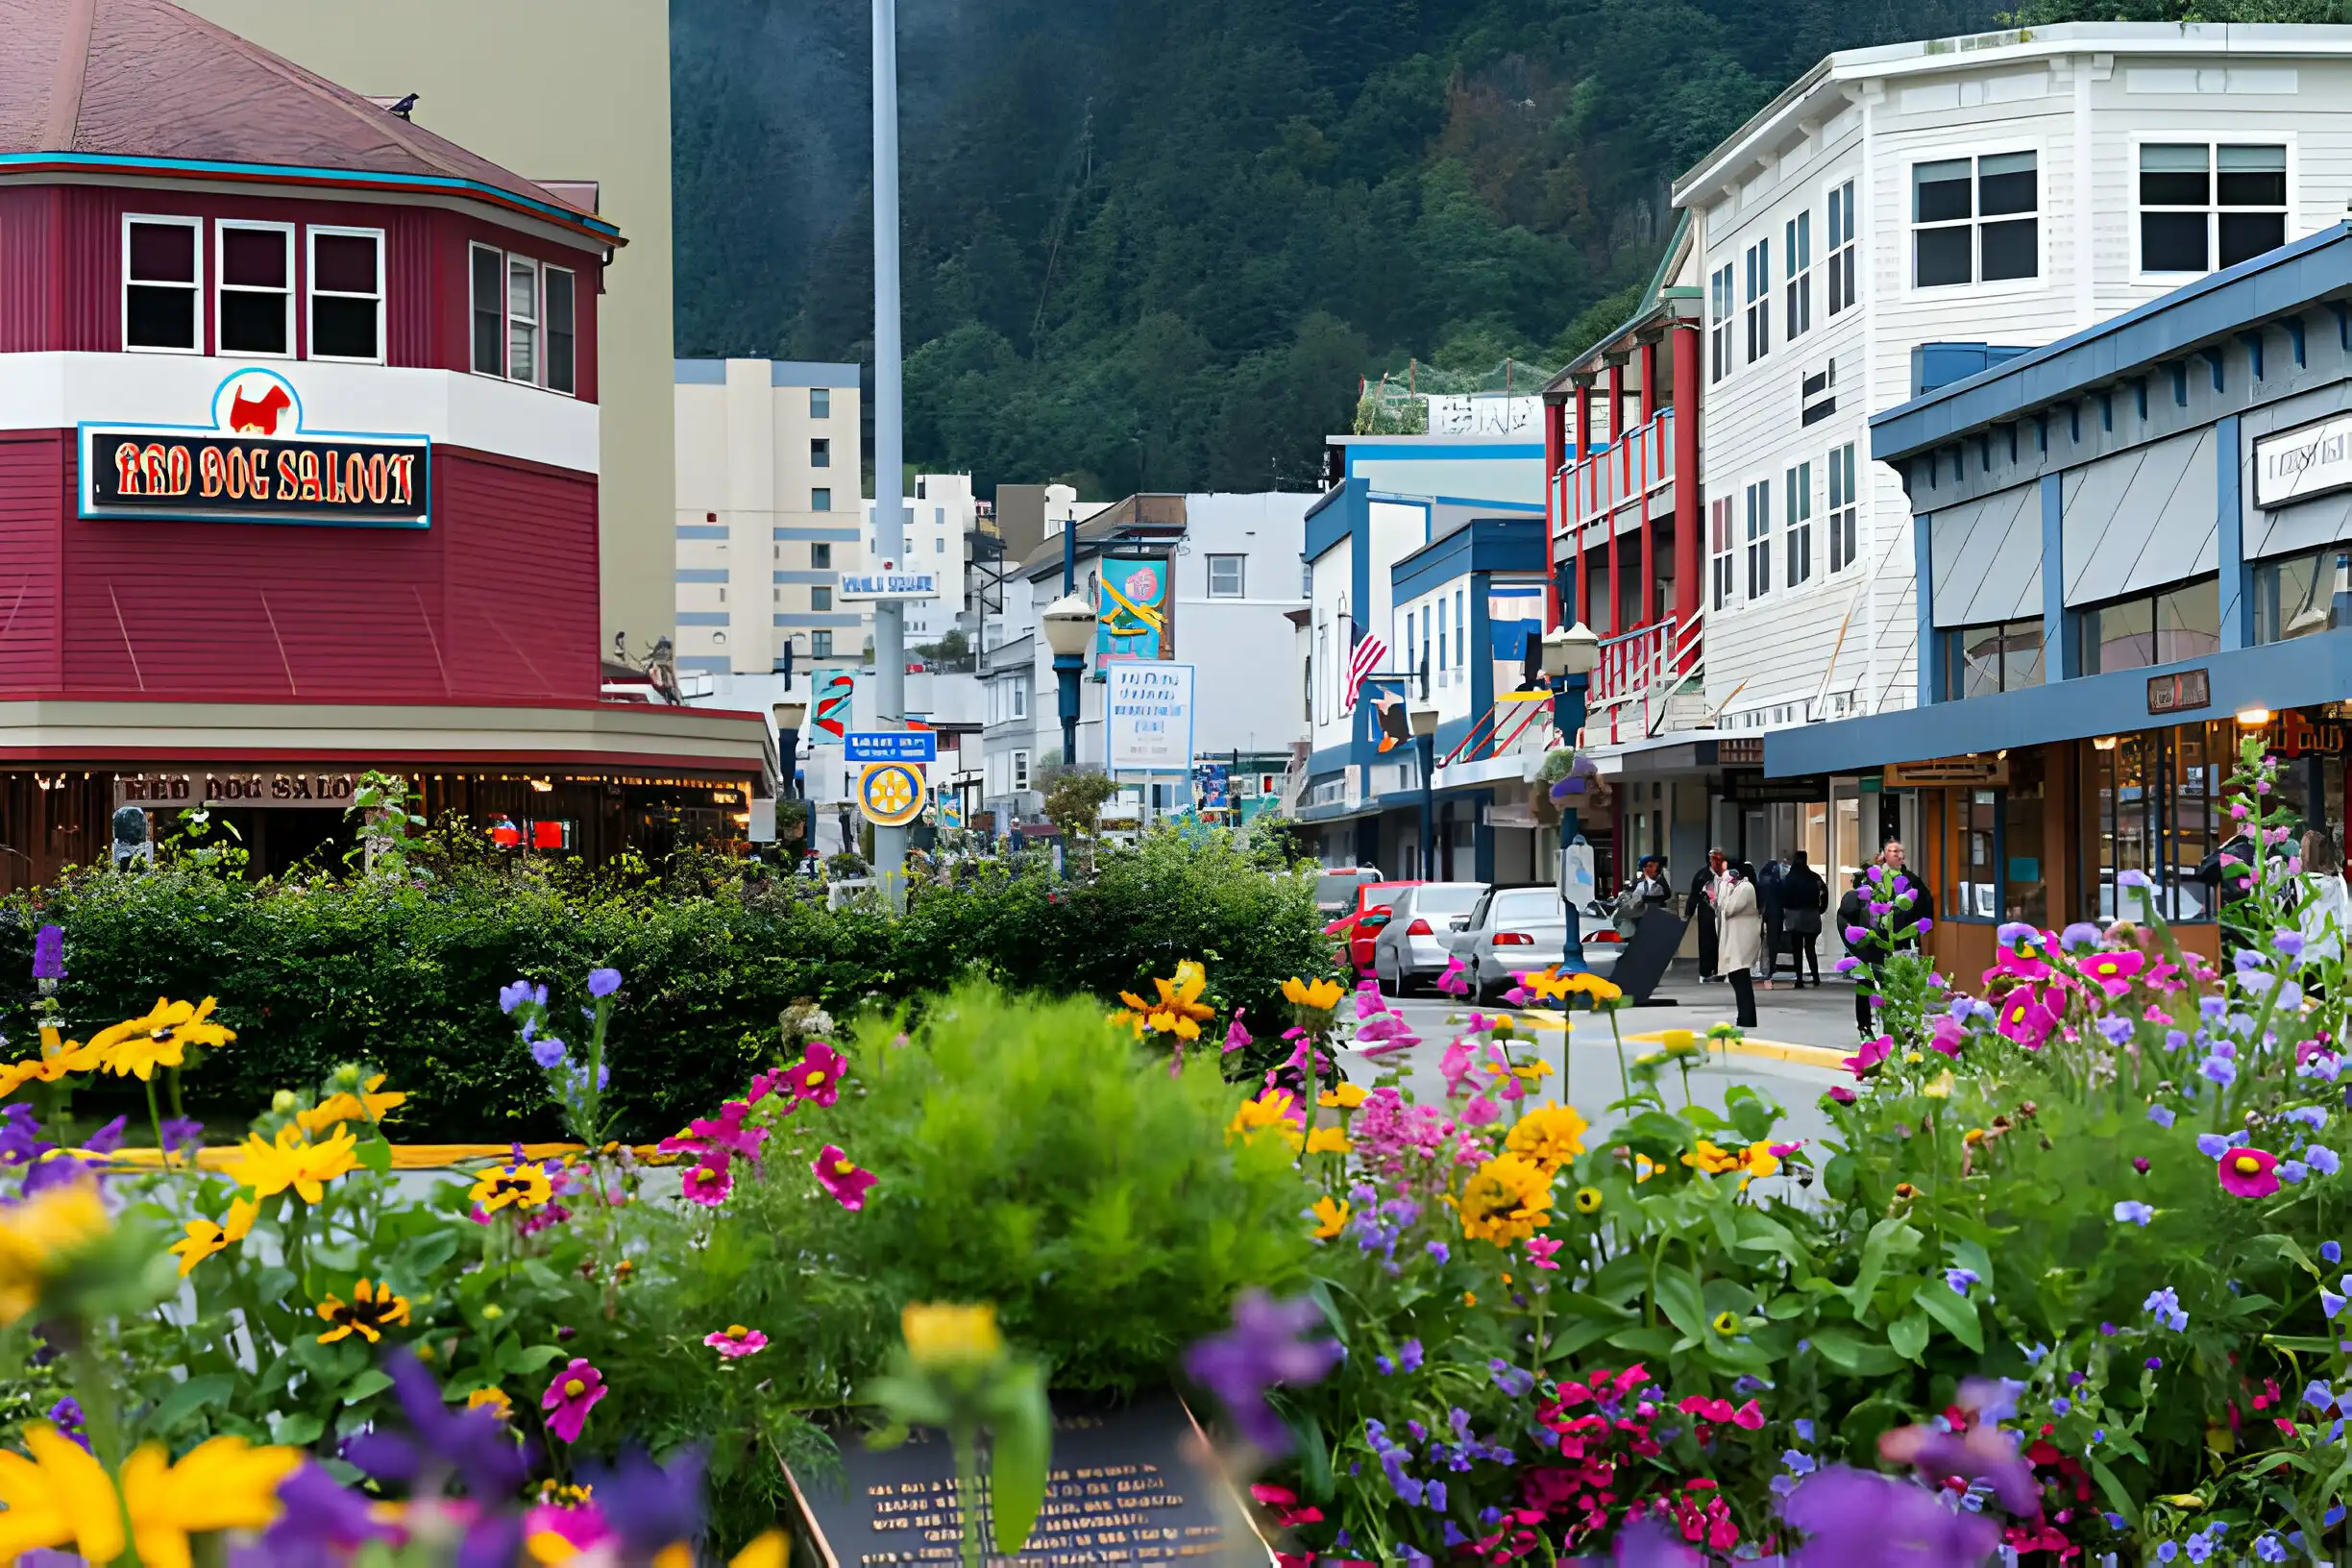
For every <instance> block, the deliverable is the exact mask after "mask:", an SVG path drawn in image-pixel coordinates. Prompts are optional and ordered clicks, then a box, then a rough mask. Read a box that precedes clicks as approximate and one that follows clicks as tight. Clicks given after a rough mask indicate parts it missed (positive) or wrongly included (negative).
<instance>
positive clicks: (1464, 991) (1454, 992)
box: [1437, 956, 1470, 996]
mask: <svg viewBox="0 0 2352 1568" xmlns="http://www.w3.org/2000/svg"><path fill="white" fill-rule="evenodd" d="M1469 973H1470V967H1469V966H1468V965H1466V964H1464V963H1463V962H1462V961H1461V959H1460V957H1459V956H1456V957H1453V958H1449V959H1447V960H1446V967H1445V971H1444V972H1443V973H1441V974H1439V975H1438V976H1437V989H1438V990H1439V991H1442V992H1445V993H1446V994H1447V995H1449V996H1467V995H1469V994H1470V981H1469V979H1468V978H1467V977H1468V975H1469Z"/></svg>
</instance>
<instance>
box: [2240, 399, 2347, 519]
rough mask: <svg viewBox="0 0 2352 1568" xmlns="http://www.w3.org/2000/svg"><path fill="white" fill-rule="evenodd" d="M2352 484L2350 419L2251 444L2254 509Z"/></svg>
mask: <svg viewBox="0 0 2352 1568" xmlns="http://www.w3.org/2000/svg"><path fill="white" fill-rule="evenodd" d="M2346 485H2352V414H2338V415H2337V416H2336V417H2335V418H2333V419H2323V420H2320V421H2318V422H2316V423H2315V424H2311V425H2298V426H2296V427H2295V428H2294V429H2291V430H2281V431H2280V432H2279V433H2278V434H2276V435H2266V436H2264V437H2262V438H2261V439H2259V440H2257V441H2256V442H2255V443H2254V504H2255V505H2257V506H2261V507H2264V508H2266V509H2267V508H2269V507H2273V506H2285V505H2288V504H2290V503H2291V502H2298V501H2308V500H2310V499H2311V498H2312V497H2313V496H2323V495H2325V494H2327V493H2328V492H2329V491H2331V490H2341V489H2343V488H2344V487H2345V486H2346Z"/></svg>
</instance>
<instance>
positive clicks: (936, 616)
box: [865, 474, 980, 649]
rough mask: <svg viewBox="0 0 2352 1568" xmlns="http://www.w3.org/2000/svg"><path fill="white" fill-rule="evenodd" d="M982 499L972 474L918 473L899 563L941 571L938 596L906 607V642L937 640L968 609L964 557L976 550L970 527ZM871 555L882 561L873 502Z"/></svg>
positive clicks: (868, 533) (868, 517)
mask: <svg viewBox="0 0 2352 1568" xmlns="http://www.w3.org/2000/svg"><path fill="white" fill-rule="evenodd" d="M979 520H980V505H979V502H977V501H975V500H973V498H972V481H971V476H970V475H969V474H918V475H916V476H915V484H914V487H913V491H912V493H911V494H910V495H909V496H908V498H907V501H906V553H905V555H904V557H903V558H902V559H901V560H900V561H899V563H898V564H899V565H900V566H901V567H902V568H904V569H905V570H908V571H912V572H930V573H934V574H936V575H937V576H938V577H939V584H940V595H939V598H937V599H929V600H913V601H911V602H909V603H908V605H907V607H906V645H907V647H908V648H909V649H916V648H920V647H922V646H924V645H926V644H930V643H936V642H938V641H939V640H940V639H941V638H943V637H944V636H946V635H947V633H948V632H950V631H952V630H954V629H955V626H956V623H957V621H958V619H959V618H961V617H962V616H963V614H964V612H965V608H966V605H965V593H966V587H965V580H964V578H965V563H966V562H967V561H968V560H969V559H970V556H971V532H972V530H973V529H974V528H975V527H978V526H979ZM865 544H866V557H867V559H869V560H872V561H879V560H880V559H881V558H882V557H881V551H880V550H879V549H878V548H877V546H876V545H875V543H874V515H873V502H870V501H869V502H866V505H865Z"/></svg>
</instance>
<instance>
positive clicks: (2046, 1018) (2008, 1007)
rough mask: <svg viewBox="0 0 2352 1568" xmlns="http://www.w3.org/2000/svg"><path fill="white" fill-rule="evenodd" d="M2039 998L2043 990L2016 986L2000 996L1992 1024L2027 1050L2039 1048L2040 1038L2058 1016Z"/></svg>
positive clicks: (2054, 1025) (2047, 1033)
mask: <svg viewBox="0 0 2352 1568" xmlns="http://www.w3.org/2000/svg"><path fill="white" fill-rule="evenodd" d="M2042 998H2043V993H2042V992H2037V991H2035V990H2034V988H2033V987H2031V986H2020V987H2018V988H2017V989H2016V990H2015V991H2013V992H2010V993H2009V994H2008V995H2006V996H2004V997H2002V998H2001V1005H2000V1012H1999V1013H1998V1014H1997V1015H1996V1017H1995V1022H1994V1025H1993V1026H1994V1027H1995V1028H1996V1029H1998V1030H1999V1031H2000V1032H2001V1033H2002V1034H2004V1035H2006V1036H2008V1037H2009V1038H2010V1039H2011V1040H2014V1041H2017V1042H2018V1043H2019V1044H2021V1045H2022V1046H2024V1047H2025V1048H2026V1049H2027V1050H2029V1051H2038V1050H2040V1049H2041V1048H2042V1041H2045V1040H2046V1039H2048V1038H2049V1032H2050V1031H2051V1030H2052V1029H2055V1028H2057V1027H2058V1015H2057V1014H2056V1013H2055V1012H2053V1011H2051V1010H2050V1008H2049V1007H2047V1006H2046V1005H2045V1004H2044V1002H2043V999H2042Z"/></svg>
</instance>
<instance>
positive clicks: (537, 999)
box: [499, 980, 547, 1013]
mask: <svg viewBox="0 0 2352 1568" xmlns="http://www.w3.org/2000/svg"><path fill="white" fill-rule="evenodd" d="M525 1002H529V1003H530V1004H531V1005H533V1006H534V1007H545V1006H547V987H545V986H534V985H532V984H531V983H530V982H529V981H528V980H517V981H515V982H513V983H512V984H510V985H503V986H501V987H499V1011H500V1012H502V1013H512V1012H513V1011H514V1010H515V1009H516V1008H518V1007H521V1006H522V1005H523V1004H524V1003H525Z"/></svg>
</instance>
